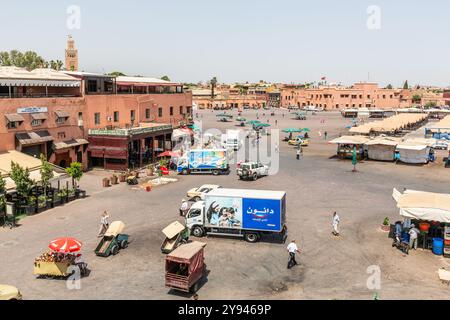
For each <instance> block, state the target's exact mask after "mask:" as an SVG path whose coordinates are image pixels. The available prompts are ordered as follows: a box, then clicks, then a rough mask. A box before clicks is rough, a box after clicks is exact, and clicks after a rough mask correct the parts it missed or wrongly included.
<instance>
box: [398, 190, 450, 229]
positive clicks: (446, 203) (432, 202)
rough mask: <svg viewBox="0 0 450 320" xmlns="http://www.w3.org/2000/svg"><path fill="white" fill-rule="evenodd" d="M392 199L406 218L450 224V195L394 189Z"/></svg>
mask: <svg viewBox="0 0 450 320" xmlns="http://www.w3.org/2000/svg"><path fill="white" fill-rule="evenodd" d="M392 197H393V198H394V200H396V201H397V208H399V209H400V215H401V216H403V217H405V218H411V219H417V220H426V221H439V222H445V223H450V194H444V193H433V192H424V191H416V190H405V191H404V193H403V194H402V193H400V192H399V191H398V190H397V189H395V188H394V190H393V193H392Z"/></svg>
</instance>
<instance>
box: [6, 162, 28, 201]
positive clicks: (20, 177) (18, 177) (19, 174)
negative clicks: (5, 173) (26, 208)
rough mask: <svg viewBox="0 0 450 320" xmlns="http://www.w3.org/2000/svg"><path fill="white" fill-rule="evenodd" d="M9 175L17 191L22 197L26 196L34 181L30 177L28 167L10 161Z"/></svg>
mask: <svg viewBox="0 0 450 320" xmlns="http://www.w3.org/2000/svg"><path fill="white" fill-rule="evenodd" d="M10 176H11V179H12V180H13V181H14V183H15V184H16V191H17V193H18V194H19V195H20V196H21V197H22V198H23V199H26V198H28V196H29V195H30V192H31V189H32V188H33V185H34V181H33V180H31V178H30V171H29V170H28V168H23V167H21V166H20V165H19V164H18V163H15V162H14V161H11V173H10Z"/></svg>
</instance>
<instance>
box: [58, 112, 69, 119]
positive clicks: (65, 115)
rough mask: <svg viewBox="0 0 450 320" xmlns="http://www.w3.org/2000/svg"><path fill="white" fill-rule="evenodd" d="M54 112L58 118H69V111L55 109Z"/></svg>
mask: <svg viewBox="0 0 450 320" xmlns="http://www.w3.org/2000/svg"><path fill="white" fill-rule="evenodd" d="M55 114H56V116H57V117H58V118H69V117H70V113H69V112H67V111H55Z"/></svg>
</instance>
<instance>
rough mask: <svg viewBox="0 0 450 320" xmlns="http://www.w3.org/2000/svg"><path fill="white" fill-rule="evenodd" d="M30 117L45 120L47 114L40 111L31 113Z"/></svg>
mask: <svg viewBox="0 0 450 320" xmlns="http://www.w3.org/2000/svg"><path fill="white" fill-rule="evenodd" d="M31 118H32V119H33V120H47V118H48V116H47V114H46V113H43V112H40V113H32V114H31Z"/></svg>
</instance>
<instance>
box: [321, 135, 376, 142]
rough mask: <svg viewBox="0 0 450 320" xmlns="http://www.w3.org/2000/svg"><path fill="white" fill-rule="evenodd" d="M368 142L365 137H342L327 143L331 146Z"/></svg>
mask: <svg viewBox="0 0 450 320" xmlns="http://www.w3.org/2000/svg"><path fill="white" fill-rule="evenodd" d="M367 141H369V138H367V137H366V136H342V137H339V138H336V139H333V140H331V141H330V142H328V143H332V144H365V143H366V142H367Z"/></svg>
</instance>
